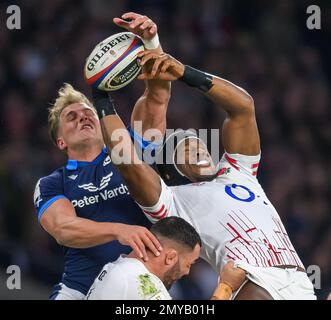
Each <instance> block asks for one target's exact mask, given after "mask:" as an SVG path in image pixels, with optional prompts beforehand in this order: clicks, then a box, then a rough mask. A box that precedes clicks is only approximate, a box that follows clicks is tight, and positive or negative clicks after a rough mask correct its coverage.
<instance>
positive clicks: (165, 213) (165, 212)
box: [158, 210, 168, 220]
mask: <svg viewBox="0 0 331 320" xmlns="http://www.w3.org/2000/svg"><path fill="white" fill-rule="evenodd" d="M167 213H168V210H166V211H164V214H163V215H162V216H161V217H159V218H158V219H160V220H161V219H163V218H164V217H165V216H166V215H167Z"/></svg>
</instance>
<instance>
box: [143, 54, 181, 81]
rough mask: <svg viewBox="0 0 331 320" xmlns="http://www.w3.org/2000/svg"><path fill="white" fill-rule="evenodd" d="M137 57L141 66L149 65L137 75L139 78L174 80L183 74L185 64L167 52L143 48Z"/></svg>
mask: <svg viewBox="0 0 331 320" xmlns="http://www.w3.org/2000/svg"><path fill="white" fill-rule="evenodd" d="M138 58H139V59H140V65H141V66H147V65H149V66H148V67H147V68H144V72H143V73H142V74H140V75H139V76H138V79H139V80H151V79H159V80H167V81H174V80H177V79H178V78H180V77H182V76H183V74H184V69H185V66H184V65H183V64H182V63H181V62H179V61H178V60H176V59H175V58H174V57H172V56H171V55H169V54H166V53H163V52H162V53H157V52H154V51H150V50H145V51H143V52H140V53H138Z"/></svg>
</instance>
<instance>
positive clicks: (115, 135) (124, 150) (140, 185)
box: [100, 115, 161, 206]
mask: <svg viewBox="0 0 331 320" xmlns="http://www.w3.org/2000/svg"><path fill="white" fill-rule="evenodd" d="M100 123H101V128H102V134H103V138H104V142H105V144H106V147H107V150H108V154H109V155H110V156H111V159H112V161H113V164H114V165H116V167H117V169H118V170H119V172H120V173H121V176H122V178H123V179H124V181H125V182H126V184H127V186H128V188H129V192H130V194H131V196H132V197H133V198H134V199H135V200H136V201H137V202H138V203H139V204H141V205H144V206H152V205H154V204H155V203H157V201H158V198H159V195H160V193H161V186H160V179H159V176H158V175H157V174H156V172H155V171H154V170H153V169H152V168H151V167H149V166H148V165H147V164H145V163H144V162H142V161H141V160H140V159H139V157H138V155H137V153H136V151H135V148H134V145H133V143H132V140H131V137H130V135H129V133H128V131H127V130H126V128H125V126H124V123H123V122H122V120H121V119H120V117H119V116H118V115H111V116H107V117H103V118H102V119H101V120H100Z"/></svg>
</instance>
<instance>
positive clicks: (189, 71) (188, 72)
mask: <svg viewBox="0 0 331 320" xmlns="http://www.w3.org/2000/svg"><path fill="white" fill-rule="evenodd" d="M178 80H180V81H183V82H185V83H186V84H187V85H189V86H191V87H195V88H198V89H199V90H201V91H203V92H208V91H209V90H210V89H211V87H212V86H213V77H212V76H211V75H209V74H207V73H205V72H202V71H200V70H197V69H194V68H192V67H190V66H187V65H186V66H185V70H184V74H183V76H182V77H181V78H179V79H178Z"/></svg>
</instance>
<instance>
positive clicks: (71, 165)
mask: <svg viewBox="0 0 331 320" xmlns="http://www.w3.org/2000/svg"><path fill="white" fill-rule="evenodd" d="M105 154H107V149H106V147H103V148H102V151H101V153H100V154H99V155H98V156H97V157H96V158H95V159H94V160H93V161H77V160H71V159H69V160H68V162H67V166H66V168H67V170H70V171H71V170H77V169H78V168H82V167H85V166H88V165H89V164H98V163H99V162H100V161H101V159H102V158H103V157H104V155H105Z"/></svg>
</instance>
